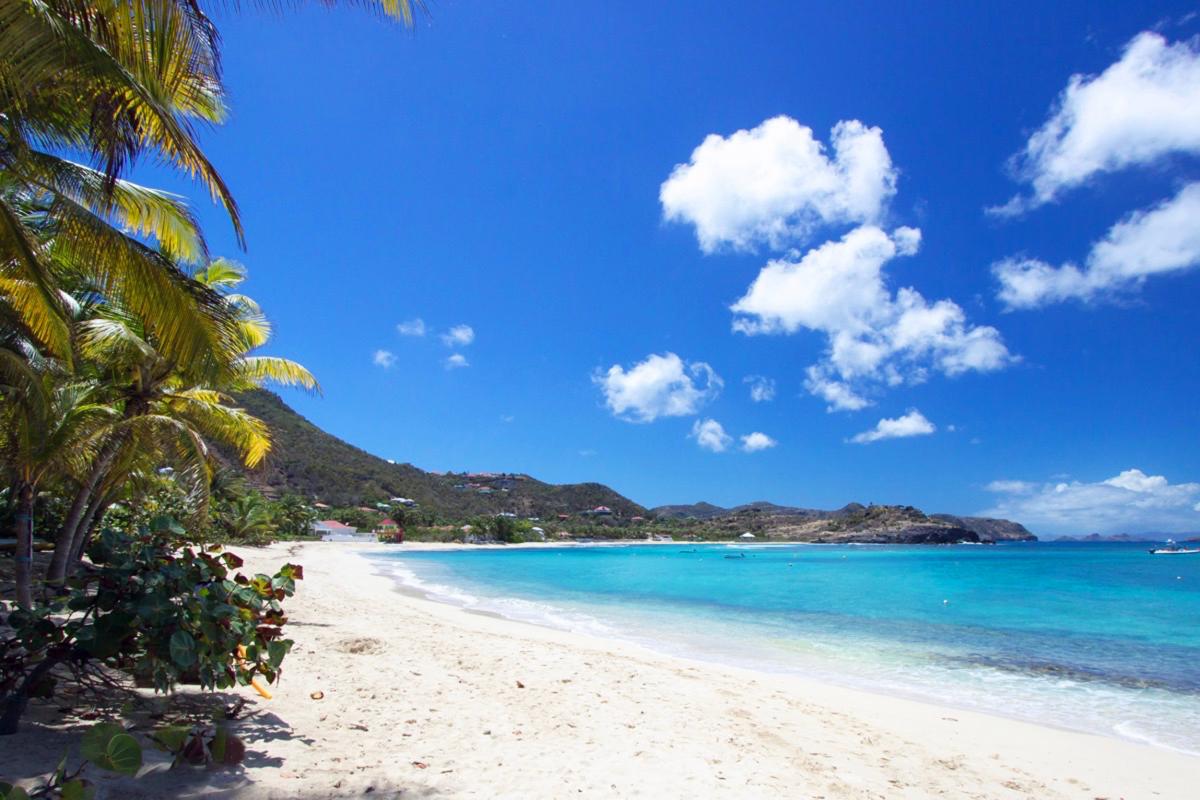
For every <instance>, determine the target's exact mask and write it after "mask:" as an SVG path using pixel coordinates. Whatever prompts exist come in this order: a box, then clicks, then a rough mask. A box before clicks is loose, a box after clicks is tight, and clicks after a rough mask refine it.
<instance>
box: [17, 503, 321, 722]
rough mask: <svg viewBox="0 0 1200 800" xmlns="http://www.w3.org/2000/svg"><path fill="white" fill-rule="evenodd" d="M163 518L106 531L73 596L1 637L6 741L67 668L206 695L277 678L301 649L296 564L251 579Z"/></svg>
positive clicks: (225, 555)
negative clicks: (295, 647)
mask: <svg viewBox="0 0 1200 800" xmlns="http://www.w3.org/2000/svg"><path fill="white" fill-rule="evenodd" d="M184 536H185V534H184V531H183V529H182V528H181V527H180V526H179V524H178V523H176V522H175V521H174V520H173V519H170V518H166V517H163V518H159V519H156V520H154V521H153V522H152V523H151V524H150V525H149V526H147V527H145V528H143V529H142V530H140V531H139V532H138V533H136V534H129V533H125V532H121V531H115V530H107V531H105V532H104V533H103V534H101V536H100V537H98V539H97V540H96V541H95V542H93V544H92V545H91V547H90V549H89V551H88V555H89V556H90V558H91V560H92V563H93V564H94V565H95V568H94V569H92V570H89V571H87V572H83V573H81V574H80V575H79V576H78V577H77V578H75V579H73V580H72V582H71V583H70V584H69V592H68V594H67V595H66V596H65V597H61V598H57V599H55V600H53V601H52V602H50V603H48V604H45V605H39V606H35V607H34V608H33V609H30V610H16V611H13V612H12V613H11V614H9V616H8V625H9V627H10V628H11V629H12V633H11V634H10V635H8V636H7V637H6V638H4V639H2V640H0V704H2V711H0V734H3V733H11V732H15V730H16V726H17V723H18V721H19V720H20V717H21V714H22V713H23V712H24V710H25V707H26V705H27V703H28V701H29V699H30V698H32V697H44V698H48V697H51V696H53V694H54V688H55V681H56V677H55V674H54V673H53V672H52V670H53V669H54V668H55V667H58V666H61V667H64V668H66V669H68V670H72V671H74V672H75V674H77V675H78V674H82V672H83V670H84V669H85V668H86V667H87V666H88V665H90V664H95V663H99V664H101V665H103V666H105V667H110V668H115V669H118V670H122V671H124V672H127V673H129V674H131V675H133V676H135V677H136V678H137V679H138V680H139V681H140V682H142V683H144V684H147V685H150V686H153V687H154V689H156V690H157V691H160V692H167V691H170V690H171V689H172V688H174V686H175V685H176V684H178V683H183V682H187V683H197V684H199V685H200V686H201V687H203V688H205V689H226V688H229V687H232V686H234V685H247V684H249V683H250V682H251V681H253V680H254V679H255V678H258V677H261V678H263V679H264V680H265V681H267V682H268V683H271V682H274V681H275V680H276V679H277V677H278V675H279V670H280V666H281V665H282V663H283V659H284V657H285V656H286V655H287V653H288V651H289V650H290V649H291V646H292V641H291V640H290V639H286V638H284V637H283V627H284V625H285V623H286V622H287V617H286V615H285V614H284V610H283V600H284V599H286V598H287V597H289V596H291V595H292V594H293V593H294V592H295V589H296V581H297V580H300V579H301V578H302V577H303V570H302V568H301V567H300V566H298V565H294V564H287V565H284V566H283V567H281V568H280V570H279V571H278V572H277V573H276V574H274V575H263V574H259V575H254V576H252V577H248V576H246V575H243V574H241V573H239V572H237V571H236V570H237V569H238V568H239V567H241V566H242V560H241V559H240V558H239V557H238V556H237V555H235V554H233V553H230V552H225V551H223V550H222V548H220V547H219V546H204V545H200V544H196V543H192V542H188V541H186V540H183V537H184Z"/></svg>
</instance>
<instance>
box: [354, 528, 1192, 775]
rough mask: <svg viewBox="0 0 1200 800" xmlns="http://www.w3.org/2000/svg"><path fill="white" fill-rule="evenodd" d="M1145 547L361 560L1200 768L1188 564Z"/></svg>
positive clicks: (695, 653) (524, 604)
mask: <svg viewBox="0 0 1200 800" xmlns="http://www.w3.org/2000/svg"><path fill="white" fill-rule="evenodd" d="M1146 549H1147V547H1146V546H1143V545H1132V544H1124V543H1120V544H1116V543H1114V544H1092V543H1086V544H1084V543H1069V544H1068V543H1064V544H1058V543H1040V542H1039V543H1014V544H1001V545H997V546H995V547H982V546H969V545H957V546H943V547H929V546H877V545H864V546H855V545H846V546H838V545H696V546H690V545H688V546H675V545H651V546H648V545H626V546H595V547H579V546H575V547H562V548H546V549H516V548H513V549H495V550H493V549H489V550H462V551H452V552H397V553H395V554H386V555H381V556H379V557H378V563H379V564H380V568H381V570H383V571H385V572H389V573H390V574H392V575H393V576H394V577H395V578H396V579H397V580H398V581H400V582H402V583H404V584H406V585H408V586H410V587H414V588H417V589H420V590H422V591H424V592H425V593H426V594H428V595H429V596H430V597H431V598H433V599H435V600H440V601H443V602H448V603H454V604H456V605H460V606H463V607H465V608H472V609H478V610H486V611H491V612H494V613H498V614H501V615H503V616H506V617H510V618H512V619H516V620H521V621H525V622H533V623H537V624H542V625H548V626H552V627H556V628H561V629H564V630H571V631H576V632H581V633H587V634H592V635H599V636H604V637H609V638H616V639H623V640H627V641H633V642H636V643H638V644H642V645H645V646H648V647H651V648H653V649H656V650H659V651H663V652H668V653H671V654H676V655H683V656H687V657H690V658H695V659H701V660H707V661H715V662H720V663H726V664H732V665H736V666H742V667H750V668H753V669H757V670H761V671H765V672H776V673H794V674H801V675H805V676H808V677H812V678H817V679H820V680H826V681H832V682H836V683H840V684H845V685H851V686H855V687H858V688H866V689H869V690H872V691H879V692H884V693H888V694H894V695H900V696H905V697H911V698H916V699H924V700H932V701H935V702H938V703H942V704H945V705H950V706H954V707H960V708H970V709H975V710H981V711H986V712H991V713H996V714H1001V715H1004V716H1010V717H1016V718H1020V719H1026V720H1030V721H1034V722H1039V723H1043V724H1049V725H1055V726H1058V727H1064V728H1070V729H1074V730H1083V731H1087V732H1090V733H1098V734H1105V735H1112V736H1119V737H1123V738H1128V739H1133V740H1137V741H1142V742H1146V743H1149V744H1153V745H1156V746H1159V747H1166V748H1172V749H1176V750H1181V751H1185V752H1189V753H1193V754H1197V755H1200V556H1151V555H1149V554H1148V553H1147V552H1146ZM730 556H732V558H731V557H730ZM743 556H744V557H743Z"/></svg>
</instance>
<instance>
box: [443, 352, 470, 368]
mask: <svg viewBox="0 0 1200 800" xmlns="http://www.w3.org/2000/svg"><path fill="white" fill-rule="evenodd" d="M445 366H446V369H462V368H463V367H469V366H471V363H470V362H469V361H467V357H466V356H464V355H463V354H462V353H455V354H454V355H452V356H450V357H449V358H447V359H446V361H445Z"/></svg>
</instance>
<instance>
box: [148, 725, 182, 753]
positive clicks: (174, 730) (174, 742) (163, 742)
mask: <svg viewBox="0 0 1200 800" xmlns="http://www.w3.org/2000/svg"><path fill="white" fill-rule="evenodd" d="M191 733H192V730H191V728H189V727H188V726H186V725H166V726H164V727H162V728H158V729H157V730H155V731H154V733H152V734H151V738H152V739H154V742H155V744H157V745H158V746H159V747H161V748H162V749H163V750H166V751H167V752H168V753H178V752H179V751H180V750H182V749H183V746H184V745H185V744H187V740H188V736H190V735H191Z"/></svg>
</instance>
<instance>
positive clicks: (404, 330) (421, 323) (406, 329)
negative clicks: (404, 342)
mask: <svg viewBox="0 0 1200 800" xmlns="http://www.w3.org/2000/svg"><path fill="white" fill-rule="evenodd" d="M426 330H427V329H426V328H425V320H423V319H421V318H420V317H415V318H413V319H409V320H405V321H404V322H401V323H400V324H399V325H397V326H396V332H397V333H399V334H400V335H401V336H424V335H425V333H426Z"/></svg>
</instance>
